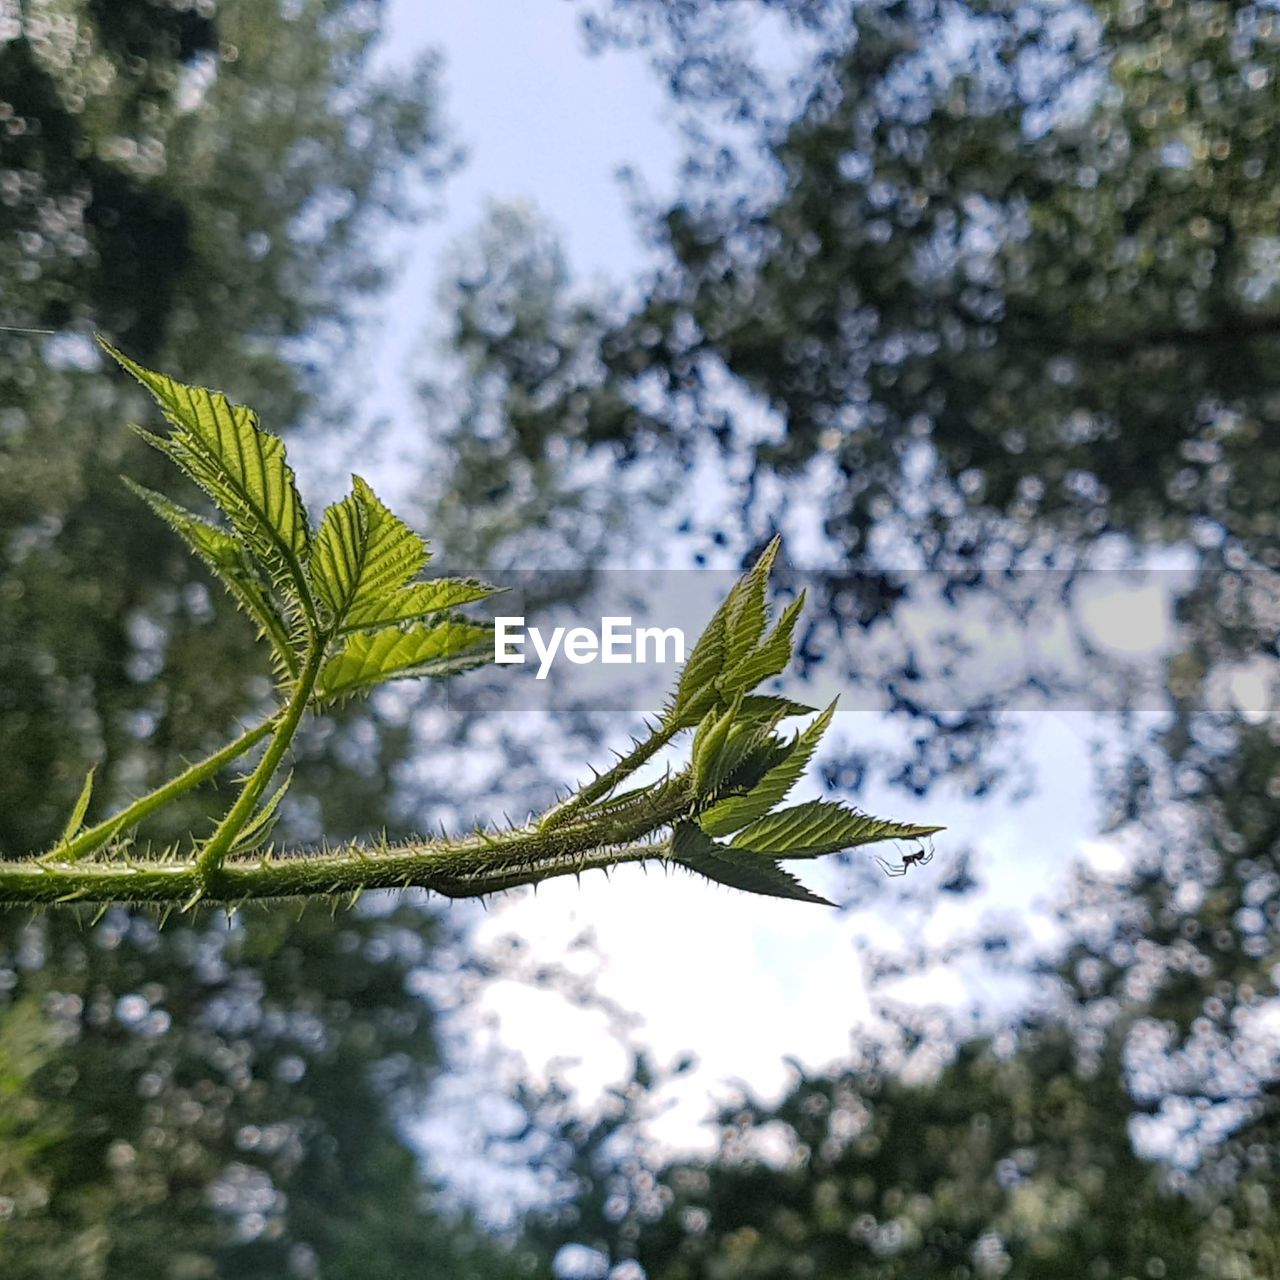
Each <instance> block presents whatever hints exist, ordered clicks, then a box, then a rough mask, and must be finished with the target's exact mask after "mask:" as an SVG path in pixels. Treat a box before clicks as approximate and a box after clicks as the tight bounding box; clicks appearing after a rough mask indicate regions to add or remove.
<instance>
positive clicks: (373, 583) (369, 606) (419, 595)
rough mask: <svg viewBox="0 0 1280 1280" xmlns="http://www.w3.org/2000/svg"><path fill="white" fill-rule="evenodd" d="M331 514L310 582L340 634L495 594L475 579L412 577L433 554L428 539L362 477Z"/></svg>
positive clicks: (403, 620)
mask: <svg viewBox="0 0 1280 1280" xmlns="http://www.w3.org/2000/svg"><path fill="white" fill-rule="evenodd" d="M351 482H352V483H351V493H350V494H349V495H348V496H347V497H345V498H344V499H343V500H342V501H341V502H337V503H335V504H334V505H333V506H331V507H330V508H329V509H328V510H327V511H326V512H325V513H324V519H323V520H322V521H321V524H320V530H319V532H318V533H317V534H316V538H315V544H314V547H313V549H312V553H311V564H310V570H311V581H312V585H313V586H314V588H315V592H316V595H317V596H318V597H319V598H320V600H321V602H322V603H323V604H324V606H325V608H326V609H327V610H328V611H329V616H330V618H332V619H333V620H334V621H335V622H336V623H337V624H338V625H337V630H338V633H339V634H340V635H341V634H347V633H350V632H352V631H367V630H373V629H376V628H379V627H386V626H397V625H400V624H402V623H406V622H412V621H416V620H417V619H420V618H423V617H425V616H427V615H428V614H432V613H440V612H442V611H444V610H447V609H454V608H457V607H458V606H459V605H463V604H470V603H472V602H474V601H476V600H483V599H485V598H486V597H488V596H491V595H493V594H494V592H495V588H493V587H491V586H489V585H488V584H487V583H484V582H478V581H476V580H475V579H470V578H438V579H435V580H433V581H431V582H415V583H410V579H411V578H413V577H415V576H416V575H417V574H418V573H420V572H421V570H422V568H423V567H424V566H425V565H426V563H427V561H428V560H429V559H430V558H431V555H430V552H429V551H428V550H427V544H426V543H425V542H424V541H423V539H422V538H420V537H419V536H418V535H417V534H416V533H414V532H413V530H412V529H410V528H409V526H408V525H407V524H405V523H404V521H403V520H401V519H400V518H399V517H398V516H396V515H394V514H393V513H392V512H391V511H390V510H389V509H388V508H387V507H386V506H385V505H384V504H383V503H382V502H381V501H380V500H379V499H378V496H377V495H376V494H375V493H374V492H373V490H372V489H371V488H370V487H369V485H368V484H367V483H366V482H365V481H364V480H362V479H361V478H360V477H359V476H352V477H351Z"/></svg>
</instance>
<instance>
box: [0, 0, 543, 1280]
mask: <svg viewBox="0 0 1280 1280" xmlns="http://www.w3.org/2000/svg"><path fill="white" fill-rule="evenodd" d="M382 10H383V6H382V5H381V4H379V3H369V2H367V0H279V3H274V2H268V3H263V2H261V0H243V2H241V0H220V2H219V3H217V4H214V3H206V0H197V2H196V3H191V4H178V3H174V4H170V3H165V2H161V0H154V2H153V0H112V3H105V2H102V0H72V2H71V3H65V4H57V5H49V4H30V5H28V4H22V5H19V6H14V5H3V4H0V275H2V276H3V279H4V281H5V286H4V289H3V291H2V294H0V325H3V326H17V327H27V328H50V329H54V330H55V331H56V333H55V335H54V336H52V337H43V336H41V335H33V334H27V333H18V332H9V331H5V330H3V329H0V757H2V758H3V759H4V761H5V768H4V770H3V774H2V776H0V856H3V855H4V854H15V853H19V852H25V851H28V850H31V849H34V848H38V847H40V846H41V845H42V844H43V843H45V842H47V841H49V840H50V839H52V838H53V836H54V835H55V834H56V832H57V830H58V829H59V825H60V822H61V820H62V818H63V816H64V815H65V812H66V809H67V806H68V804H69V803H70V802H71V800H72V798H73V797H74V795H75V793H76V791H77V789H78V787H79V785H80V778H81V777H82V775H83V772H84V770H85V769H86V768H87V767H88V765H89V764H91V763H95V762H96V763H99V764H100V765H101V766H102V767H101V768H100V769H99V775H98V776H99V783H100V784H101V785H100V786H99V787H98V788H97V789H96V795H95V802H94V807H95V810H98V811H101V810H104V809H105V808H106V807H108V806H109V805H111V804H112V803H113V802H114V801H116V800H118V799H119V798H120V797H121V796H122V795H123V794H126V793H131V792H134V791H136V790H137V789H140V788H142V787H143V786H145V785H146V784H147V783H148V782H152V781H155V780H158V778H159V776H160V775H162V774H164V773H167V772H169V771H170V770H171V769H172V766H173V764H174V762H175V761H176V760H177V759H178V758H180V757H187V756H194V755H197V754H200V753H203V751H205V750H207V749H209V748H210V747H212V746H213V745H215V743H216V742H217V741H219V740H221V739H223V737H224V734H225V731H226V729H227V727H228V724H229V723H230V722H233V721H234V720H236V719H238V718H241V717H243V718H246V719H247V718H251V717H252V716H253V715H254V714H255V712H256V711H257V710H258V709H259V708H260V705H261V704H262V703H263V701H264V695H265V693H266V691H267V689H268V685H267V684H266V681H267V680H268V679H269V672H268V669H267V666H266V663H265V660H264V659H263V657H262V655H261V654H259V653H253V652H251V651H250V648H249V645H248V643H247V642H246V639H245V632H246V631H247V630H248V629H247V628H245V627H244V625H243V622H242V621H241V620H239V619H236V618H234V616H233V614H232V610H231V609H230V608H229V604H228V602H227V601H226V600H224V599H220V598H219V599H216V600H215V599H213V598H211V596H210V591H209V588H208V586H207V585H206V579H205V578H204V576H203V574H202V573H201V572H200V570H198V569H195V570H193V569H192V568H191V567H190V557H189V556H188V555H187V554H186V553H185V551H184V550H183V549H182V548H181V547H180V546H179V544H178V543H177V541H176V540H174V539H170V538H168V537H167V536H165V535H164V533H163V531H162V530H161V529H160V527H159V526H157V525H156V523H155V521H154V520H152V519H151V518H149V517H148V515H147V514H146V513H145V511H144V510H143V509H142V508H141V507H140V505H139V504H138V503H137V500H136V499H135V498H133V497H132V496H131V495H130V494H129V493H128V492H127V491H126V490H125V489H124V488H123V486H122V485H121V484H120V483H119V480H118V472H120V471H121V470H126V469H127V470H128V471H129V472H130V473H132V474H137V475H143V476H144V477H147V478H148V481H149V483H153V484H156V485H157V486H161V485H163V484H164V483H165V481H164V479H163V478H162V477H163V473H162V472H161V471H155V472H151V471H149V468H151V467H153V466H154V463H155V459H154V458H152V457H151V456H150V454H149V451H147V450H146V449H144V448H143V447H142V446H141V444H139V443H138V442H137V441H135V440H132V439H131V438H130V436H129V433H128V432H127V431H125V430H124V428H123V424H124V423H125V422H126V421H127V420H128V418H129V416H131V415H133V416H141V414H142V413H143V411H144V410H143V406H142V404H141V402H140V401H139V400H138V393H137V389H136V388H134V387H131V386H129V385H128V384H127V381H126V380H123V379H119V378H113V377H112V376H111V375H109V374H108V373H107V372H106V371H104V370H103V369H102V368H101V367H100V364H99V362H98V361H97V359H96V357H95V355H94V352H93V346H92V343H91V342H90V341H89V340H88V335H89V333H90V331H91V330H94V329H97V330H101V331H103V332H105V333H106V334H108V335H109V336H110V337H111V338H112V339H113V340H114V341H116V342H118V343H119V344H120V345H121V346H122V347H124V348H125V349H127V350H128V351H129V352H130V353H131V354H133V355H135V356H137V357H138V358H140V359H142V360H145V361H147V362H148V363H152V364H157V365H162V366H163V367H165V368H166V369H172V370H174V371H175V372H178V373H180V374H181V375H182V376H183V377H186V378H189V379H191V380H193V381H200V382H205V383H211V384H213V385H219V386H224V387H226V388H227V389H228V391H230V392H231V393H232V394H233V395H234V396H235V397H236V398H238V399H244V400H247V401H249V402H251V403H253V404H254V405H255V406H257V407H259V408H260V409H261V410H262V412H263V417H264V420H265V421H266V422H268V423H269V424H270V425H271V426H272V427H273V428H274V429H277V430H280V429H287V428H289V427H291V426H297V425H301V424H305V423H317V422H325V421H327V420H331V419H333V418H335V417H336V416H337V414H338V405H339V403H340V396H339V393H340V392H342V390H343V388H342V387H341V385H340V384H339V383H338V381H337V379H336V378H335V377H334V376H332V375H331V373H330V369H331V368H336V367H337V359H336V357H337V354H338V353H339V352H340V351H341V349H342V346H343V343H344V340H345V338H346V335H347V332H348V330H349V328H350V325H351V322H352V319H353V317H354V316H355V314H356V310H357V308H358V306H359V303H360V298H361V296H362V295H363V294H365V293H367V292H368V291H370V290H374V289H376V288H377V287H378V286H379V285H380V284H381V283H382V281H383V278H384V277H383V270H382V265H381V261H380V255H379V253H378V251H377V248H376V246H377V240H376V233H377V232H378V230H379V229H380V228H382V227H385V226H386V225H387V220H388V219H389V218H392V217H395V218H401V217H405V216H410V215H411V214H412V212H413V210H414V208H415V206H416V205H417V204H419V203H420V198H421V195H422V193H423V192H424V191H425V190H429V187H424V186H423V182H424V181H425V182H426V183H428V184H430V183H432V182H434V181H435V180H436V179H438V178H439V177H440V176H441V174H442V173H443V172H444V171H445V170H446V169H447V168H448V167H449V166H450V165H451V163H452V159H453V156H452V152H451V150H450V148H449V146H448V144H447V142H446V140H445V138H444V136H443V133H442V130H441V126H440V122H439V118H438V113H437V110H436V105H435V91H434V74H433V64H432V61H431V59H430V58H426V59H424V60H422V61H421V62H420V63H419V64H418V65H417V66H416V67H414V68H413V69H412V70H411V71H409V72H408V73H407V74H405V75H403V76H386V75H381V76H380V75H375V74H374V72H373V70H372V60H373V56H374V52H375V49H376V46H377V39H378V35H379V31H380V25H381V21H382ZM126 453H127V454H128V457H127V459H126V456H125V455H126ZM185 496H186V495H184V497H185ZM387 716H389V717H390V721H389V722H388V723H384V722H383V721H384V714H383V713H382V712H381V711H380V710H379V708H378V707H376V706H375V707H372V708H370V709H369V710H367V711H363V712H360V713H357V714H354V715H349V716H347V717H346V718H345V719H343V720H340V721H339V722H337V723H333V722H327V723H326V724H325V725H322V726H317V727H316V729H315V731H314V732H313V733H312V734H311V735H310V736H309V737H308V739H307V741H306V742H305V743H303V744H302V747H301V750H300V756H301V759H300V764H299V770H298V790H297V792H296V794H297V800H296V801H295V802H294V803H292V804H291V805H290V807H289V810H288V812H287V814H286V816H285V821H286V824H287V825H288V826H289V827H290V829H291V834H292V835H293V836H294V837H297V838H300V839H314V838H317V837H318V836H319V834H320V833H321V832H324V833H325V834H327V835H329V836H330V837H338V836H341V835H345V834H354V833H356V832H363V831H367V830H368V829H369V828H370V827H377V826H380V825H382V824H383V823H385V824H386V825H388V826H389V827H390V828H391V829H392V830H395V829H396V827H397V820H396V814H395V813H394V812H392V811H391V810H390V807H389V800H390V797H391V794H392V790H393V787H394V783H395V777H396V774H395V766H396V765H397V764H398V763H399V762H400V761H401V760H402V758H403V756H404V755H405V752H406V750H407V748H408V745H409V734H408V731H407V728H406V727H405V726H404V725H403V724H402V723H400V720H399V719H398V718H397V717H396V714H395V713H394V712H390V713H387ZM214 803H216V802H215V801H213V800H211V799H210V798H209V797H204V798H202V799H200V800H198V801H197V802H196V803H195V805H194V806H193V807H192V808H191V809H189V810H188V811H187V812H186V813H185V814H184V815H182V817H181V818H180V820H179V821H180V824H181V825H182V826H185V825H186V824H187V823H188V822H198V821H199V820H200V815H201V813H202V812H212V806H213V804H214ZM202 805H203V806H208V808H205V809H203V810H202V808H201V806H202ZM439 934H440V929H439V928H437V927H436V926H435V925H434V924H433V923H432V921H431V919H430V917H428V916H427V915H426V914H425V913H424V912H422V911H421V910H420V909H417V908H415V907H412V906H409V905H405V906H402V907H400V908H398V909H397V910H395V911H394V912H392V913H390V914H385V913H384V914H383V915H382V916H381V917H375V916H373V915H369V914H367V913H353V914H350V915H348V916H346V917H345V918H344V919H343V921H342V922H341V923H335V922H334V921H333V920H331V919H330V918H329V917H328V916H327V915H324V914H321V915H318V916H316V917H315V918H314V919H313V918H311V917H304V918H303V919H302V920H301V921H299V922H297V923H294V920H293V916H292V913H290V915H289V917H288V918H287V919H285V918H282V917H279V916H273V917H271V918H266V917H263V916H261V915H251V916H246V917H245V918H243V919H237V920H236V921H235V922H234V923H232V924H229V925H228V926H226V927H223V926H221V925H220V924H219V923H218V922H217V921H209V920H207V919H201V920H198V921H194V922H193V921H190V920H180V921H170V922H169V924H168V925H167V926H166V927H165V928H164V929H163V930H160V931H157V929H156V924H155V921H153V920H151V919H148V918H145V917H141V916H132V915H129V914H125V913H119V912H117V913H111V914H109V915H108V916H106V917H104V918H103V919H102V920H101V921H98V922H96V923H94V924H92V925H91V924H90V923H89V921H88V919H87V918H84V919H82V918H80V917H79V916H77V915H76V914H74V913H69V912H66V911H60V912H53V913H50V914H49V915H48V916H47V917H42V918H40V919H37V920H35V921H32V920H31V919H30V918H29V916H26V915H17V914H12V913H11V914H9V915H6V916H0V1093H2V1094H3V1107H2V1108H0V1110H2V1111H3V1116H2V1117H0V1258H2V1259H3V1262H2V1263H0V1271H2V1272H3V1274H4V1275H5V1276H6V1277H9V1276H13V1277H30V1278H31V1280H35V1277H40V1278H41V1280H44V1278H46V1277H48V1276H51V1275H59V1274H61V1275H66V1276H68V1277H74V1278H75V1280H80V1278H81V1277H84V1278H85V1280H90V1278H92V1277H116V1276H140V1277H141V1276H156V1277H160V1276H164V1277H168V1278H169V1280H176V1278H178V1277H189V1278H191V1280H195V1278H197V1277H201V1276H214V1275H218V1276H262V1277H268V1276H270V1277H272V1278H273V1280H274V1278H275V1277H280V1276H288V1275H295V1276H302V1277H305V1276H310V1275H323V1276H326V1277H330V1276H333V1277H339V1276H357V1275H358V1276H361V1277H365V1276H386V1277H391V1276H395V1277H402V1276H406V1275H410V1274H422V1273H424V1269H428V1270H429V1272H430V1274H432V1275H439V1276H442V1277H461V1276H468V1277H478V1276H485V1277H490V1276H505V1275H515V1274H527V1270H526V1269H524V1266H523V1263H522V1262H521V1261H520V1259H519V1258H518V1257H516V1256H515V1255H513V1254H511V1253H510V1252H509V1251H507V1250H505V1249H504V1248H501V1247H499V1246H497V1245H495V1244H493V1243H492V1242H490V1241H489V1240H488V1239H487V1238H486V1237H485V1236H484V1234H483V1233H482V1232H481V1231H479V1230H478V1229H477V1228H476V1226H475V1224H473V1223H469V1222H468V1221H466V1220H465V1219H463V1218H458V1219H454V1218H453V1217H451V1216H450V1215H448V1214H447V1213H445V1212H444V1210H443V1209H442V1206H441V1201H440V1199H439V1197H438V1196H437V1194H436V1190H437V1189H436V1188H433V1187H431V1186H429V1185H427V1184H426V1183H425V1182H424V1180H423V1178H422V1176H421V1172H420V1170H419V1169H418V1161H417V1158H416V1156H415V1154H414V1152H413V1150H412V1147H411V1145H410V1143H409V1142H408V1141H407V1139H406V1135H405V1134H404V1133H403V1131H402V1128H401V1125H402V1123H403V1122H404V1121H405V1120H406V1119H407V1118H409V1117H410V1116H411V1115H412V1113H413V1112H414V1110H415V1109H416V1108H417V1107H418V1106H420V1105H421V1101H422V1097H423V1090H424V1088H425V1086H426V1084H427V1083H428V1082H429V1081H430V1079H431V1078H432V1077H433V1075H434V1073H435V1072H436V1071H437V1070H438V1067H439V1063H438V1057H437V1043H436V1038H435V1033H434V1028H433V1020H432V1017H431V1010H430V1008H429V1007H428V1005H427V1004H426V1003H425V1000H424V998H423V997H422V996H420V995H419V994H417V992H418V988H419V985H420V984H418V983H417V981H416V979H415V974H417V975H420V974H421V972H422V971H423V969H422V967H423V966H424V965H427V964H429V963H430V958H431V955H432V949H433V947H434V945H435V943H436V940H437V939H438V937H439Z"/></svg>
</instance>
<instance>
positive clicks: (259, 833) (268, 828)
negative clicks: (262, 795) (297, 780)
mask: <svg viewBox="0 0 1280 1280" xmlns="http://www.w3.org/2000/svg"><path fill="white" fill-rule="evenodd" d="M292 781H293V770H292V769H290V770H289V772H288V773H287V774H285V779H284V781H283V782H282V783H281V784H280V785H279V786H278V787H277V788H276V789H275V792H274V793H273V794H272V796H271V798H270V799H269V800H268V801H267V802H266V804H264V805H263V806H262V808H261V809H259V810H258V812H257V813H255V814H254V815H253V817H252V818H250V819H249V821H248V822H246V823H245V825H244V826H243V827H242V828H241V829H240V834H239V835H237V836H236V838H235V841H234V842H233V843H232V845H231V848H230V849H228V850H227V854H228V856H229V857H230V856H234V855H236V854H246V853H253V852H254V850H256V849H260V848H261V847H262V846H263V845H264V844H266V842H267V840H268V839H269V838H270V836H271V833H272V831H274V830H275V825H276V823H277V822H278V821H279V814H278V813H277V812H276V810H277V809H279V808H280V801H281V800H283V799H284V793H285V792H286V791H288V790H289V784H290V783H291V782H292Z"/></svg>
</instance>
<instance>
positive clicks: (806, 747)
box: [698, 702, 836, 836]
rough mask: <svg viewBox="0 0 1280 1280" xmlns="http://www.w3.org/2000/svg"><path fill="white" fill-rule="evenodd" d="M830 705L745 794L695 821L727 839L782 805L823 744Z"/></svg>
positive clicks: (829, 716) (827, 725)
mask: <svg viewBox="0 0 1280 1280" xmlns="http://www.w3.org/2000/svg"><path fill="white" fill-rule="evenodd" d="M835 709H836V704H835V703H834V702H833V703H832V704H831V705H830V706H829V707H828V708H827V709H826V710H825V711H824V712H823V713H822V714H821V715H820V716H819V717H818V718H817V719H816V720H814V721H813V723H812V724H810V725H809V726H808V727H807V728H805V729H804V730H803V731H802V732H801V733H798V734H797V735H796V736H795V738H794V739H793V740H792V743H791V745H790V748H789V749H788V751H787V755H786V758H785V759H784V760H782V762H781V763H780V764H777V765H775V766H774V767H773V768H772V769H770V770H769V771H768V772H767V773H766V774H765V775H764V777H763V778H762V779H761V780H760V782H759V783H757V785H756V786H755V787H753V788H752V789H751V790H750V791H749V792H747V794H746V795H742V796H729V797H727V798H726V799H724V800H721V801H720V803H719V804H717V805H714V806H713V807H712V808H710V809H708V810H707V811H706V812H705V813H704V814H702V816H701V817H700V818H699V819H698V822H699V824H700V825H701V827H702V829H703V830H704V831H705V832H707V834H708V835H713V836H727V835H729V834H730V833H731V832H734V831H737V830H738V829H739V828H740V827H745V826H746V825H747V823H749V822H755V821H756V820H757V819H758V818H763V817H764V816H765V814H767V813H768V812H769V811H770V810H771V809H772V808H773V807H774V806H775V805H779V804H781V803H782V802H783V801H784V800H785V799H786V798H787V795H788V794H789V793H790V791H791V788H792V787H793V786H795V784H796V783H797V782H798V781H799V779H800V778H801V776H802V775H803V774H804V771H805V768H806V766H807V765H808V763H809V761H810V760H811V759H812V758H813V753H814V752H815V751H816V750H817V748H818V743H819V742H821V741H822V735H823V734H824V733H826V731H827V729H828V727H829V726H830V724H831V717H832V716H833V715H834V714H835Z"/></svg>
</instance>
